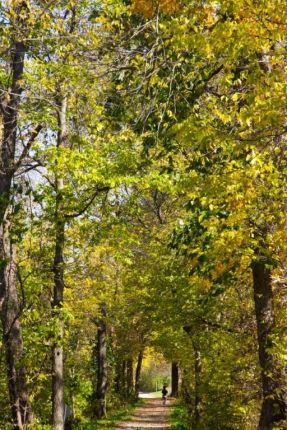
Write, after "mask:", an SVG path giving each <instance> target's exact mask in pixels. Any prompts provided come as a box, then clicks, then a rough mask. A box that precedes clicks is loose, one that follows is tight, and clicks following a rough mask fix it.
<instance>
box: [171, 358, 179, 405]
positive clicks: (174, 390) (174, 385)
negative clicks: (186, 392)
mask: <svg viewBox="0 0 287 430" xmlns="http://www.w3.org/2000/svg"><path fill="white" fill-rule="evenodd" d="M178 379H179V374H178V364H177V363H175V362H173V363H172V364H171V395H172V396H173V397H178Z"/></svg>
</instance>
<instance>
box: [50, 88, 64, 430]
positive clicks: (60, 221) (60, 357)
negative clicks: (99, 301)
mask: <svg viewBox="0 0 287 430" xmlns="http://www.w3.org/2000/svg"><path fill="white" fill-rule="evenodd" d="M66 112H67V98H66V97H65V96H62V98H61V101H60V103H59V105H58V126H59V131H58V140H57V148H60V147H61V146H63V145H64V144H65V140H66V134H67V125H66ZM55 185H56V187H55V188H56V208H55V230H56V237H55V250H54V265H53V272H54V292H53V302H52V307H53V310H54V316H55V318H56V321H57V324H56V325H57V333H56V341H55V343H54V345H53V348H52V362H53V364H52V421H53V426H54V429H55V430H64V351H63V346H62V339H63V335H64V323H63V320H62V317H61V308H62V307H63V301H64V288H65V283H64V246H65V218H64V213H63V187H64V181H63V178H61V177H57V176H56V184H55Z"/></svg>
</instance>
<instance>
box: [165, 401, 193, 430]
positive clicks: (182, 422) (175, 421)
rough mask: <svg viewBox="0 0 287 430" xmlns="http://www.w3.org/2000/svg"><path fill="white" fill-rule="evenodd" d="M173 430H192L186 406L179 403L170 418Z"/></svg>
mask: <svg viewBox="0 0 287 430" xmlns="http://www.w3.org/2000/svg"><path fill="white" fill-rule="evenodd" d="M170 421H171V427H172V430H190V429H191V427H190V418H189V414H188V410H187V408H186V406H185V405H184V404H183V403H182V402H180V401H178V402H177V403H176V404H175V406H174V409H173V411H172V413H171V416H170Z"/></svg>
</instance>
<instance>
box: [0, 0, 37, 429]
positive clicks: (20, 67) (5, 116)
mask: <svg viewBox="0 0 287 430" xmlns="http://www.w3.org/2000/svg"><path fill="white" fill-rule="evenodd" d="M26 12H27V5H26V2H25V1H23V2H21V3H19V5H18V6H17V7H16V8H15V15H16V25H17V32H18V34H20V32H21V31H22V30H23V28H24V26H25V22H24V21H25V18H23V16H25V14H26ZM23 37H24V36H23ZM10 54H11V85H10V87H9V89H8V90H7V97H6V101H1V112H2V121H3V135H2V136H1V141H0V314H1V322H2V326H3V344H4V347H5V356H6V366H7V378H8V389H9V398H10V404H11V411H12V419H13V422H14V428H15V429H17V430H25V429H26V428H27V427H28V425H29V423H30V422H31V420H32V411H31V405H30V403H29V395H28V388H27V383H26V370H25V367H24V365H23V339H22V333H21V324H20V314H21V307H20V305H19V299H18V295H17V288H16V285H17V282H16V278H17V277H16V270H17V269H16V263H15V252H16V248H15V246H14V245H13V244H11V243H10V238H9V226H8V224H7V223H6V225H5V215H6V212H7V208H8V206H9V200H10V193H11V184H12V178H13V174H14V165H15V149H16V140H17V124H18V115H19V104H20V101H21V93H22V87H21V81H22V79H23V72H24V60H25V45H24V42H22V41H21V40H13V38H12V40H11V48H10Z"/></svg>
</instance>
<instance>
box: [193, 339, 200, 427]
mask: <svg viewBox="0 0 287 430" xmlns="http://www.w3.org/2000/svg"><path fill="white" fill-rule="evenodd" d="M193 349H194V414H193V417H194V428H195V429H197V428H199V424H200V415H201V395H200V384H201V372H202V363H201V355H200V350H199V348H198V346H197V345H196V344H195V343H194V342H193Z"/></svg>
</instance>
